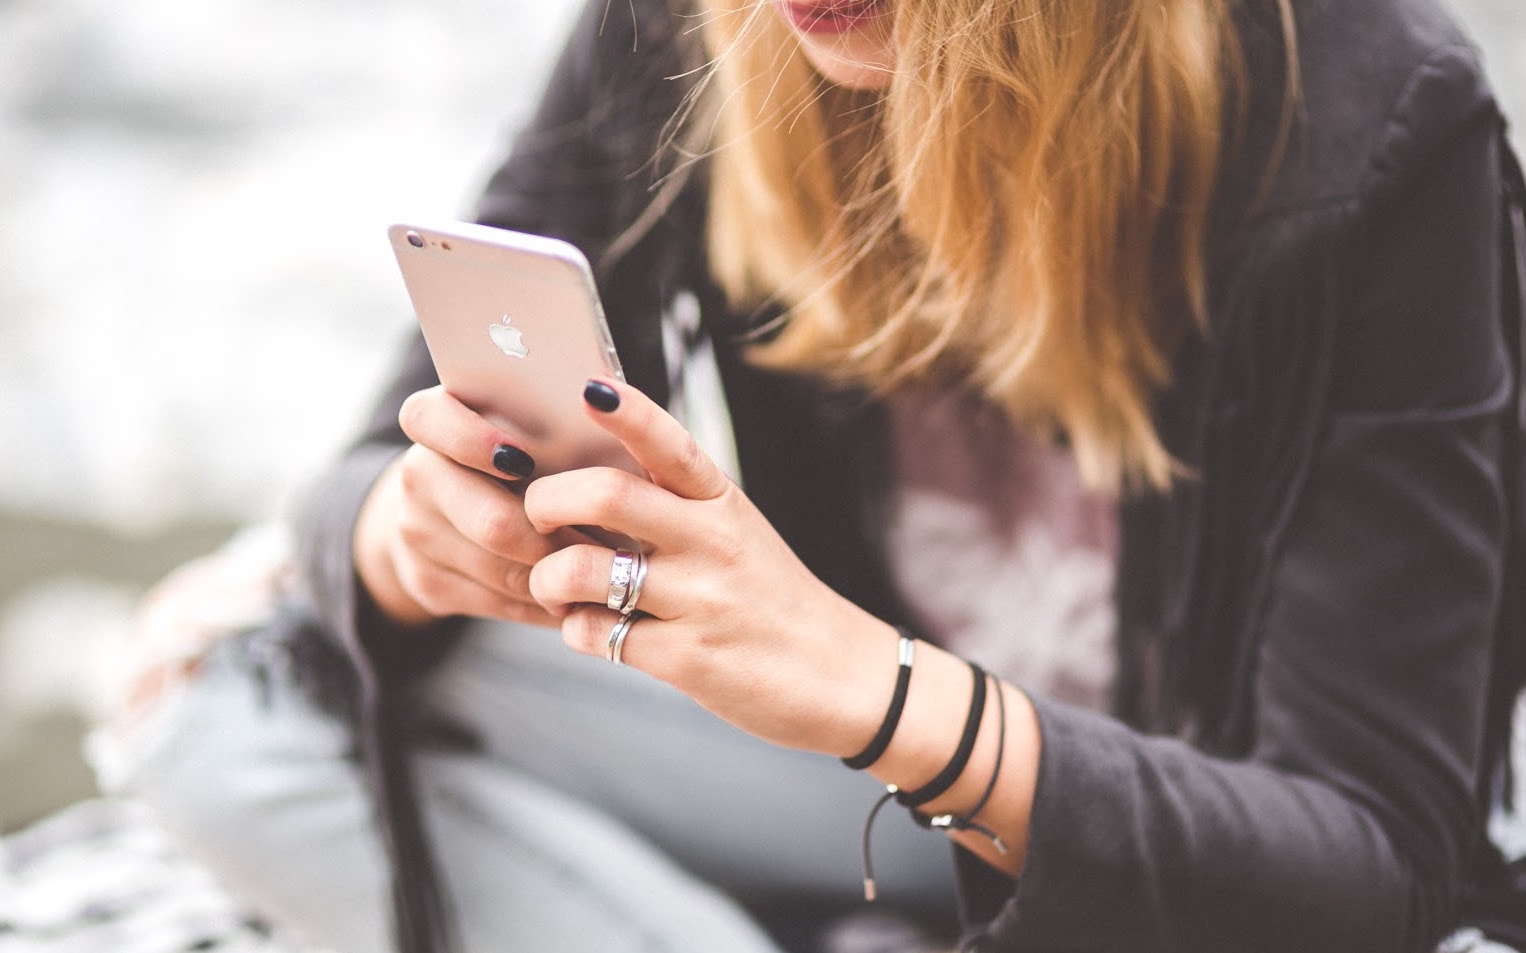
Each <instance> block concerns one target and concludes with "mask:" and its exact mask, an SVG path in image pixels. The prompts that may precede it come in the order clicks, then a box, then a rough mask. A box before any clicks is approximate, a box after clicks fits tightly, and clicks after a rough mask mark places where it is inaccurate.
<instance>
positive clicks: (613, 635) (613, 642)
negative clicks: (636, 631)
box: [609, 613, 636, 665]
mask: <svg viewBox="0 0 1526 953" xmlns="http://www.w3.org/2000/svg"><path fill="white" fill-rule="evenodd" d="M635 624H636V616H635V614H633V613H632V614H627V615H622V616H621V617H620V620H619V621H618V622H616V623H615V627H614V628H613V629H610V630H609V660H610V661H611V662H613V663H614V664H616V665H624V664H625V663H624V662H622V661H620V652H621V650H622V649H623V648H624V647H625V637H626V635H628V634H629V633H630V630H631V626H633V625H635Z"/></svg>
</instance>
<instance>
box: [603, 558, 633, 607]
mask: <svg viewBox="0 0 1526 953" xmlns="http://www.w3.org/2000/svg"><path fill="white" fill-rule="evenodd" d="M636 559H637V554H636V553H629V552H626V551H625V550H623V549H617V550H615V561H614V562H613V563H612V564H611V565H610V567H609V595H608V597H606V599H605V600H604V604H605V605H607V606H609V607H610V608H611V609H613V610H615V611H616V612H620V611H621V607H622V606H624V605H625V603H626V601H627V600H628V599H629V597H630V591H631V576H632V575H633V574H634V572H635V569H636Z"/></svg>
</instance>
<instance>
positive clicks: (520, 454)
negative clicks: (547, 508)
mask: <svg viewBox="0 0 1526 953" xmlns="http://www.w3.org/2000/svg"><path fill="white" fill-rule="evenodd" d="M397 422H398V424H399V425H400V426H401V427H402V428H403V433H404V434H406V435H407V436H408V439H409V440H412V441H413V442H414V443H417V444H422V445H423V446H426V447H428V448H429V449H431V450H433V451H435V452H436V453H439V454H441V455H443V456H446V457H449V458H450V459H452V460H454V461H456V462H457V463H459V464H461V465H462V466H465V467H470V468H472V469H473V470H479V471H481V472H483V473H486V474H487V475H488V476H492V477H509V478H512V479H521V480H523V479H527V478H528V477H529V476H530V474H531V473H532V472H534V470H535V461H534V460H533V459H531V457H530V455H529V454H528V453H525V452H524V450H523V449H521V448H520V447H519V446H518V444H517V442H516V441H515V440H514V438H513V437H511V436H509V435H508V434H506V433H504V432H503V430H501V429H500V428H498V427H495V426H493V424H491V423H490V422H488V420H487V418H485V417H483V416H482V415H481V414H478V413H477V412H476V411H474V410H472V409H471V408H470V407H467V406H466V405H465V404H463V403H461V402H460V401H459V400H456V398H454V397H452V396H451V395H450V394H449V393H447V392H446V390H445V388H444V387H443V386H441V385H436V386H434V387H430V388H428V389H426V390H421V391H418V392H416V393H414V394H410V395H409V396H408V399H407V400H405V401H403V406H402V407H401V408H399V409H398V412H397Z"/></svg>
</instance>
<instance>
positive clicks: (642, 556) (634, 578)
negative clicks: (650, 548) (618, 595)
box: [616, 552, 646, 615]
mask: <svg viewBox="0 0 1526 953" xmlns="http://www.w3.org/2000/svg"><path fill="white" fill-rule="evenodd" d="M644 585H646V553H644V552H643V553H637V554H636V565H635V567H634V568H632V569H631V584H630V588H629V590H627V592H626V595H625V601H624V602H622V603H620V605H619V606H618V607H617V609H616V611H618V612H619V613H620V614H621V615H630V614H631V613H632V612H635V611H636V600H637V599H640V598H641V587H642V586H644Z"/></svg>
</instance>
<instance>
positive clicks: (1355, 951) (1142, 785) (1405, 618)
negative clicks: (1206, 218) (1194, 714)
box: [960, 82, 1512, 953]
mask: <svg viewBox="0 0 1526 953" xmlns="http://www.w3.org/2000/svg"><path fill="white" fill-rule="evenodd" d="M1413 95H1414V96H1424V95H1427V89H1426V86H1425V84H1424V83H1423V82H1422V83H1420V84H1419V85H1418V86H1417V87H1416V89H1415V90H1413ZM1484 112H1485V110H1477V111H1475V114H1474V116H1473V117H1472V118H1469V117H1452V118H1449V119H1448V120H1447V121H1448V122H1449V123H1451V125H1452V128H1451V129H1450V132H1449V134H1448V135H1447V136H1446V137H1445V139H1444V140H1443V142H1442V144H1440V145H1434V146H1432V147H1430V148H1429V149H1428V150H1427V154H1425V155H1423V156H1421V155H1420V154H1419V151H1420V144H1419V142H1418V140H1417V139H1416V136H1417V135H1419V131H1418V130H1415V129H1411V128H1408V127H1406V126H1405V124H1404V123H1403V122H1397V123H1395V124H1394V125H1393V128H1391V129H1390V130H1389V133H1390V134H1389V135H1388V136H1387V138H1386V139H1385V140H1384V142H1385V143H1386V145H1384V146H1383V147H1382V148H1381V149H1380V152H1379V154H1378V155H1377V157H1376V159H1375V161H1374V170H1375V171H1374V173H1373V174H1374V180H1373V181H1372V182H1371V183H1369V185H1370V186H1371V187H1370V188H1369V189H1365V190H1364V192H1363V196H1364V199H1363V210H1362V225H1363V227H1362V228H1361V229H1360V233H1361V238H1360V239H1359V242H1360V248H1361V254H1360V255H1358V256H1356V257H1355V258H1354V259H1353V260H1354V261H1355V262H1356V263H1357V264H1356V266H1355V269H1354V273H1353V274H1351V275H1348V276H1347V282H1348V290H1347V292H1346V293H1344V294H1343V295H1342V296H1341V301H1342V305H1341V313H1340V314H1339V317H1338V320H1337V322H1336V329H1335V331H1334V334H1335V344H1334V348H1333V358H1332V365H1331V371H1330V375H1329V381H1330V385H1329V391H1328V411H1327V414H1326V416H1325V418H1324V421H1325V422H1324V426H1323V427H1322V428H1321V431H1320V433H1319V435H1318V437H1317V441H1316V442H1315V444H1314V451H1313V456H1312V457H1311V462H1310V466H1309V469H1308V470H1307V475H1306V478H1305V480H1304V481H1303V484H1302V489H1301V492H1300V494H1299V495H1298V497H1297V498H1296V500H1295V501H1294V503H1293V505H1292V506H1291V507H1290V508H1289V509H1288V510H1287V511H1286V516H1285V519H1286V523H1285V532H1284V534H1283V535H1282V537H1281V542H1280V545H1279V546H1278V547H1277V548H1276V549H1275V551H1271V552H1258V553H1257V554H1256V557H1255V558H1256V559H1258V560H1260V561H1261V562H1262V563H1263V566H1264V568H1263V573H1264V576H1263V578H1264V579H1265V580H1266V586H1265V591H1264V593H1263V594H1262V596H1261V597H1260V598H1259V599H1257V600H1256V601H1255V602H1254V603H1253V604H1252V605H1251V608H1250V609H1249V610H1248V612H1247V616H1248V618H1247V620H1246V622H1245V624H1246V625H1247V626H1248V627H1249V629H1250V630H1251V633H1252V639H1253V643H1252V644H1253V645H1254V649H1253V650H1252V653H1251V654H1250V661H1249V665H1250V668H1251V672H1252V674H1251V676H1250V677H1249V678H1248V679H1247V682H1246V684H1247V686H1248V688H1247V689H1246V690H1248V692H1249V693H1250V698H1251V706H1250V709H1251V711H1252V712H1253V716H1252V717H1253V721H1252V725H1253V727H1252V728H1251V731H1250V736H1249V743H1248V745H1247V747H1246V748H1245V750H1244V751H1243V752H1241V753H1239V754H1238V755H1237V756H1235V757H1227V756H1215V755H1211V754H1208V753H1205V752H1203V751H1201V750H1198V749H1196V748H1194V747H1192V746H1189V745H1188V744H1186V743H1184V742H1183V741H1180V740H1175V739H1172V738H1165V737H1149V736H1144V735H1142V734H1139V733H1136V732H1134V731H1132V730H1130V729H1128V728H1126V727H1124V726H1122V725H1121V724H1119V723H1118V722H1116V721H1113V720H1111V719H1108V718H1105V717H1102V716H1098V715H1094V714H1090V713H1086V712H1082V711H1078V710H1074V709H1071V708H1067V707H1065V706H1063V705H1059V704H1055V703H1052V702H1048V701H1045V700H1043V699H1035V704H1036V706H1037V709H1038V715H1039V722H1040V726H1041V731H1042V739H1043V748H1042V754H1041V763H1040V770H1039V777H1038V782H1037V794H1036V800H1035V803H1034V807H1033V813H1032V826H1031V830H1030V838H1031V839H1030V842H1029V846H1028V852H1027V855H1026V859H1025V866H1024V868H1023V870H1022V872H1021V874H1020V876H1019V878H1018V879H1017V880H1016V882H1015V883H1012V882H1010V881H1008V882H1006V883H1005V891H1004V893H1003V892H1001V891H1000V890H999V888H1000V887H1001V884H998V883H996V882H994V881H993V880H992V879H991V877H990V874H989V873H988V872H987V871H988V868H987V869H984V870H982V869H980V868H981V867H982V866H983V865H981V864H980V862H979V861H977V860H975V859H974V858H973V857H971V856H970V855H961V856H960V867H961V874H962V875H964V876H965V879H966V880H967V881H968V882H969V883H970V884H971V885H974V886H976V887H978V888H979V890H978V891H976V892H975V893H979V892H983V893H984V894H985V895H986V896H988V897H993V898H996V899H997V904H996V905H993V906H992V907H991V908H988V909H987V910H986V911H985V915H986V916H988V917H989V918H988V919H985V920H984V922H980V923H978V924H977V925H975V926H974V927H973V928H972V930H971V932H970V934H969V946H968V949H972V950H982V951H984V950H999V949H1000V950H1009V949H1022V950H1029V949H1033V950H1058V949H1064V950H1098V951H1104V950H1105V951H1122V950H1127V951H1135V953H1152V951H1161V953H1164V951H1174V953H1192V951H1204V953H1206V951H1225V950H1236V951H1261V950H1265V951H1289V950H1298V951H1301V953H1321V951H1330V953H1334V951H1341V953H1361V951H1372V953H1395V951H1413V953H1419V951H1422V950H1427V949H1430V948H1432V947H1434V945H1435V943H1436V942H1437V939H1438V938H1439V936H1440V935H1441V934H1442V933H1443V932H1444V931H1445V930H1446V929H1447V928H1448V926H1449V924H1450V918H1451V917H1452V915H1453V913H1452V911H1453V909H1454V902H1455V896H1456V893H1457V890H1458V886H1459V878H1460V870H1461V868H1462V865H1463V863H1464V861H1465V859H1466V854H1467V852H1468V850H1469V848H1470V846H1471V844H1472V839H1473V837H1474V836H1475V834H1476V832H1477V825H1478V819H1477V818H1476V817H1475V808H1474V804H1475V801H1474V790H1473V789H1474V784H1475V776H1476V774H1475V772H1476V768H1477V760H1478V747H1479V739H1480V735H1481V732H1482V709H1483V702H1484V694H1485V686H1486V683H1487V670H1488V659H1489V652H1490V646H1491V644H1492V638H1493V632H1494V626H1495V622H1496V613H1497V611H1498V606H1499V603H1500V597H1501V587H1502V578H1501V577H1502V572H1503V568H1502V566H1503V558H1504V557H1503V551H1504V543H1505V539H1504V537H1505V526H1506V515H1505V513H1504V511H1503V510H1504V503H1503V496H1502V485H1501V473H1500V465H1499V460H1498V439H1499V435H1500V428H1501V426H1502V425H1503V423H1504V421H1503V418H1504V409H1505V407H1506V406H1507V399H1508V393H1509V388H1510V387H1511V386H1512V381H1511V371H1510V367H1509V363H1508V356H1507V352H1506V349H1505V346H1504V344H1503V342H1502V339H1501V335H1500V329H1499V308H1500V304H1499V297H1498V294H1499V292H1498V288H1499V271H1498V260H1499V248H1498V244H1497V242H1498V215H1499V211H1498V210H1499V194H1500V193H1499V178H1498V170H1497V167H1496V162H1497V160H1496V158H1495V156H1496V152H1495V150H1496V147H1497V141H1498V140H1497V135H1498V130H1497V124H1496V122H1495V121H1494V119H1493V114H1492V111H1490V112H1489V115H1483V113H1484ZM1400 115H1403V114H1402V113H1401V114H1400ZM1422 159H1423V161H1419V160H1422ZM1390 168H1409V169H1412V170H1414V172H1413V174H1410V175H1407V177H1406V178H1405V180H1404V181H1402V182H1400V181H1394V182H1386V181H1384V180H1383V177H1384V176H1386V175H1388V174H1389V173H1388V172H1387V170H1388V169H1390ZM1369 197H1370V201H1369ZM1253 436H1254V435H1253ZM1257 542H1259V540H1257V541H1251V540H1247V541H1243V542H1241V543H1238V544H1237V545H1244V546H1253V545H1256V544H1257ZM1224 635H1225V636H1226V637H1229V635H1230V634H1229V633H1224ZM1224 677H1225V678H1229V677H1231V674H1230V673H1225V675H1224ZM975 893H972V894H971V895H972V896H973V895H975Z"/></svg>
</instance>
